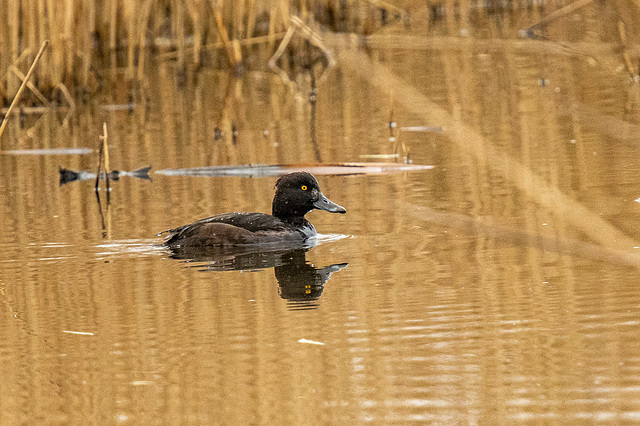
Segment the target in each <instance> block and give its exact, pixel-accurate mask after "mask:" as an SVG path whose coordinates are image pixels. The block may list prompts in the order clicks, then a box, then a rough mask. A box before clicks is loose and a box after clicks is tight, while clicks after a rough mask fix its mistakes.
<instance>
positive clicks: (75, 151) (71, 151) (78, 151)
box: [0, 148, 93, 155]
mask: <svg viewBox="0 0 640 426" xmlns="http://www.w3.org/2000/svg"><path fill="white" fill-rule="evenodd" d="M92 152H93V150H92V149H91V148H48V149H13V150H10V151H0V153H2V154H9V155H86V154H91V153H92Z"/></svg>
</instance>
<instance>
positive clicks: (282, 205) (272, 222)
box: [158, 172, 347, 247]
mask: <svg viewBox="0 0 640 426" xmlns="http://www.w3.org/2000/svg"><path fill="white" fill-rule="evenodd" d="M313 209H318V210H325V211H328V212H331V213H346V212H347V211H346V210H345V208H344V207H342V206H339V205H337V204H336V203H334V202H333V201H331V200H329V199H327V197H325V196H324V194H322V192H321V191H320V187H319V186H318V181H317V180H316V178H314V177H313V175H311V174H310V173H307V172H296V173H290V174H288V175H284V176H282V177H280V178H279V179H278V181H277V182H276V193H275V195H274V197H273V204H272V215H268V214H265V213H223V214H219V215H216V216H212V217H208V218H206V219H201V220H198V221H196V222H193V223H191V224H189V225H184V226H180V227H178V228H174V229H169V230H167V231H163V232H161V233H160V234H158V235H162V234H164V233H167V234H169V235H168V236H167V238H166V239H165V241H164V244H165V245H167V246H169V247H211V246H240V245H247V244H263V243H274V242H304V240H306V239H307V238H309V237H311V236H314V235H316V229H315V228H314V226H313V225H312V224H311V222H309V221H308V220H306V219H305V218H304V215H305V214H307V213H308V212H310V211H311V210H313Z"/></svg>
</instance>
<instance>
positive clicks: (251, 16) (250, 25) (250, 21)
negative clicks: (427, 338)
mask: <svg viewBox="0 0 640 426" xmlns="http://www.w3.org/2000/svg"><path fill="white" fill-rule="evenodd" d="M246 1H247V27H246V32H245V35H244V37H245V39H249V38H251V37H253V31H254V30H255V28H256V6H255V3H256V1H255V0H246Z"/></svg>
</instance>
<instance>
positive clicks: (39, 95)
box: [9, 65, 50, 107]
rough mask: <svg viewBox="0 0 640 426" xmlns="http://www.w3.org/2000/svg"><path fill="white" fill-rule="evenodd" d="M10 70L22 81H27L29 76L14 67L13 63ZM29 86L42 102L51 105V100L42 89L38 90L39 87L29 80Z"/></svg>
mask: <svg viewBox="0 0 640 426" xmlns="http://www.w3.org/2000/svg"><path fill="white" fill-rule="evenodd" d="M9 71H11V72H12V73H14V74H15V76H16V77H18V78H19V79H20V81H25V80H26V78H27V76H25V75H24V74H22V71H20V70H19V69H18V68H16V67H14V66H13V65H11V66H10V67H9ZM27 87H28V88H29V90H31V92H32V93H33V94H34V95H36V98H38V99H39V100H40V102H42V103H43V104H45V106H47V107H48V106H50V104H49V100H48V99H47V98H46V97H45V96H44V95H43V94H42V92H41V91H40V90H38V88H37V87H36V86H34V84H33V83H32V82H30V81H27Z"/></svg>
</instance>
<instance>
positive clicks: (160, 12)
mask: <svg viewBox="0 0 640 426" xmlns="http://www.w3.org/2000/svg"><path fill="white" fill-rule="evenodd" d="M379 3H381V2H380V1H372V0H366V1H365V0H347V1H335V0H239V1H229V0H227V1H225V0H219V1H213V0H188V1H178V0H66V1H46V0H6V1H4V2H2V3H1V4H0V72H1V74H0V98H1V99H4V100H5V102H6V101H7V100H10V99H11V98H12V97H13V96H14V95H15V93H16V92H17V90H18V87H19V86H20V84H21V81H20V78H19V77H18V75H17V74H18V73H19V72H20V71H19V70H24V69H25V67H28V64H30V63H31V62H32V61H33V58H34V56H35V54H36V52H37V51H38V48H39V47H40V46H41V45H42V43H43V41H44V40H50V41H51V47H50V50H49V52H48V53H47V54H46V55H44V57H43V58H42V64H41V66H40V67H39V69H38V70H37V72H36V74H35V76H34V77H35V78H34V80H35V81H36V82H37V83H36V85H37V87H38V88H40V89H41V90H42V91H51V90H53V89H56V88H60V89H61V90H62V91H64V90H65V89H64V88H67V89H69V90H70V91H71V92H72V93H73V92H74V91H76V92H77V91H89V92H90V91H92V89H95V88H96V87H99V85H100V84H101V78H102V77H101V75H100V70H102V69H104V68H105V67H106V66H108V67H109V68H110V69H113V67H118V68H124V69H125V70H126V74H127V76H128V77H129V78H131V79H132V80H133V79H140V78H141V77H142V76H143V75H144V72H145V62H146V61H145V57H146V54H147V53H149V52H153V53H168V56H169V57H171V59H175V60H177V61H178V63H179V65H181V66H189V65H195V66H199V65H201V63H202V61H203V59H204V60H207V61H210V62H211V61H213V62H214V63H215V62H216V61H217V62H218V63H219V64H222V65H225V64H226V65H229V64H231V65H234V66H237V65H238V63H240V62H242V59H243V55H246V50H247V49H249V47H248V46H250V45H252V44H255V43H271V44H273V43H274V42H275V41H277V39H278V37H279V35H281V34H282V33H283V32H284V31H286V29H287V28H288V27H289V18H290V16H291V15H292V14H294V15H296V16H301V17H305V16H307V15H308V14H313V16H317V17H318V18H319V19H321V20H322V21H323V22H324V23H326V24H327V25H328V26H329V27H332V28H334V29H338V30H348V29H349V28H352V29H354V30H360V31H366V30H367V22H368V21H370V19H369V17H368V16H369V15H367V14H366V13H365V14H364V15H363V14H362V10H365V11H366V10H369V11H373V12H374V13H378V14H379V15H380V14H381V12H380V10H381V9H384V8H385V6H384V4H382V3H381V4H382V5H381V4H379ZM363 5H364V7H363ZM345 22H351V23H353V25H351V26H348V25H345V24H344V23H345ZM62 86H64V88H62Z"/></svg>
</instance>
